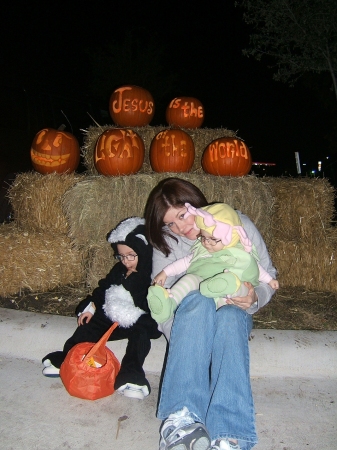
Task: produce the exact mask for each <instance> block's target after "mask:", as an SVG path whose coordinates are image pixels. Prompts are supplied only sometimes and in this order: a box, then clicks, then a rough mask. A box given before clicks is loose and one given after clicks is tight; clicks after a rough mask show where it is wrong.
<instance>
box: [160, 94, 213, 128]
mask: <svg viewBox="0 0 337 450" xmlns="http://www.w3.org/2000/svg"><path fill="white" fill-rule="evenodd" d="M204 118H205V112H204V107H203V105H202V103H201V101H200V100H198V99H197V98H193V97H176V98H174V99H173V100H172V101H171V102H170V104H169V105H168V107H167V108H166V122H167V123H168V124H169V125H171V126H172V125H173V126H176V127H182V128H199V127H201V125H202V124H203V122H204Z"/></svg>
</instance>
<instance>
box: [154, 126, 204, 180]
mask: <svg viewBox="0 0 337 450" xmlns="http://www.w3.org/2000/svg"><path fill="white" fill-rule="evenodd" d="M194 156H195V150H194V143H193V140H192V138H191V136H190V135H188V134H187V133H185V131H182V130H166V131H161V132H160V133H158V134H157V135H156V136H155V137H154V138H153V140H152V142H151V146H150V163H151V167H152V169H153V170H154V171H155V172H188V171H189V170H190V169H191V167H192V166H193V162H194Z"/></svg>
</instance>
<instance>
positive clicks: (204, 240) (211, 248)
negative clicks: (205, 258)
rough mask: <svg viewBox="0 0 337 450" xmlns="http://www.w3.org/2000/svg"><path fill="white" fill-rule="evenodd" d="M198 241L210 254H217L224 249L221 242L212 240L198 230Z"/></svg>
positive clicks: (208, 235) (204, 232)
mask: <svg viewBox="0 0 337 450" xmlns="http://www.w3.org/2000/svg"><path fill="white" fill-rule="evenodd" d="M198 239H199V240H200V241H201V244H202V245H203V247H205V249H206V250H207V251H208V252H210V253H214V252H219V251H220V250H222V249H223V248H224V245H223V243H222V242H221V240H220V239H216V238H214V237H213V236H212V235H211V234H210V233H208V232H207V231H204V230H200V234H199V237H198Z"/></svg>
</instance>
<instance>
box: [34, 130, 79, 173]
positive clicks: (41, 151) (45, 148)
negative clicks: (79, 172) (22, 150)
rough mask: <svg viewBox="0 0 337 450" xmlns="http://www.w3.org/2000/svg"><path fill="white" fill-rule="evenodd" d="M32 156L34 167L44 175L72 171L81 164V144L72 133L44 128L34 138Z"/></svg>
mask: <svg viewBox="0 0 337 450" xmlns="http://www.w3.org/2000/svg"><path fill="white" fill-rule="evenodd" d="M30 157H31V161H32V165H33V167H34V169H35V170H36V171H37V172H39V173H42V174H43V175H45V174H49V173H53V172H56V173H65V172H67V173H71V172H74V171H75V170H76V169H77V167H78V165H79V162H80V146H79V143H78V140H77V138H76V137H75V136H74V135H73V134H72V133H69V132H67V131H63V130H55V129H54V128H44V129H43V130H41V131H39V132H38V133H37V134H36V135H35V137H34V139H33V142H32V145H31V149H30Z"/></svg>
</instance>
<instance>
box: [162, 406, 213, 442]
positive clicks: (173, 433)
mask: <svg viewBox="0 0 337 450" xmlns="http://www.w3.org/2000/svg"><path fill="white" fill-rule="evenodd" d="M160 435H161V438H160V444H159V450H183V449H188V450H209V449H210V443H211V440H210V438H209V435H208V433H207V430H206V428H205V427H204V425H203V424H202V423H198V422H195V420H194V419H193V417H192V415H191V413H190V412H189V411H188V409H187V408H186V407H185V406H184V408H183V409H182V410H180V411H177V412H176V413H174V414H170V415H169V417H168V418H167V419H166V420H165V422H164V423H163V425H162V427H161V430H160Z"/></svg>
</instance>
